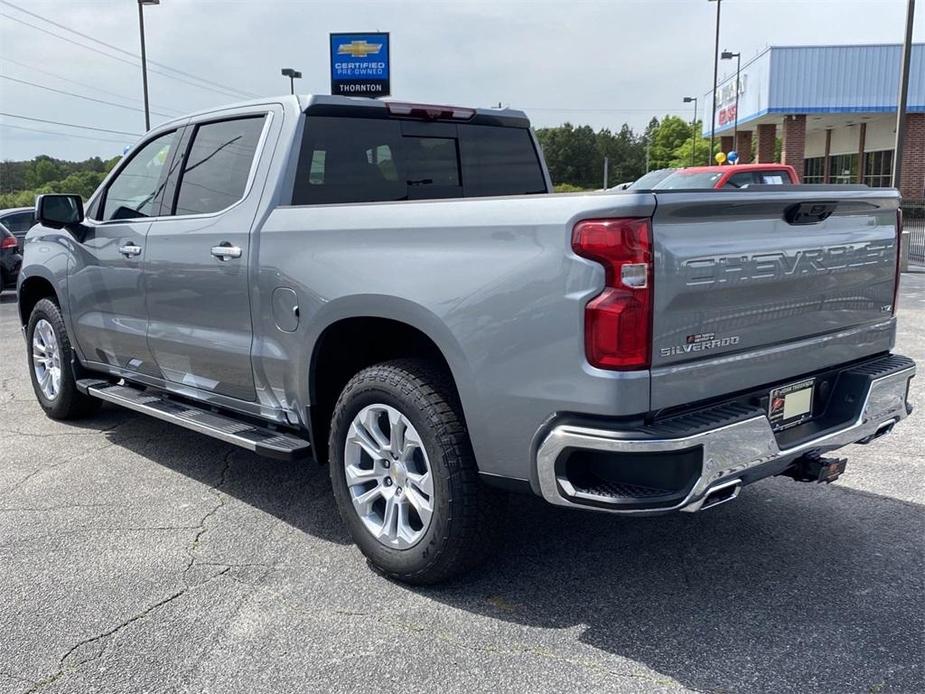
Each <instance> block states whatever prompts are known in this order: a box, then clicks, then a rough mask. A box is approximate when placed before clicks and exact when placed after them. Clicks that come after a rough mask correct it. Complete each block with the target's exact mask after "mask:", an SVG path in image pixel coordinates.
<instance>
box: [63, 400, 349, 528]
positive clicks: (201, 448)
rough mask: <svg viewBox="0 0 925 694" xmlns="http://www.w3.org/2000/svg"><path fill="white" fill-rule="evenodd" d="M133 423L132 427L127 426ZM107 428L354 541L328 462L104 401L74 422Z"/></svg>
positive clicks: (285, 514)
mask: <svg viewBox="0 0 925 694" xmlns="http://www.w3.org/2000/svg"><path fill="white" fill-rule="evenodd" d="M128 422H131V424H130V426H125V424H126V423H128ZM109 423H111V424H112V429H110V430H108V431H106V437H107V439H108V440H109V441H110V442H111V443H113V444H115V445H117V446H120V447H122V448H125V449H126V450H129V451H131V452H133V453H135V454H136V455H139V456H142V457H144V458H146V459H147V460H150V461H152V462H154V463H157V464H158V465H161V466H163V467H166V468H168V469H170V470H172V471H174V472H178V473H180V474H182V475H185V476H186V477H189V478H190V479H193V480H196V481H197V482H200V483H202V484H204V485H206V486H209V487H211V488H213V489H220V490H221V491H222V492H223V493H224V494H227V495H229V496H231V497H233V498H235V499H238V500H240V501H242V502H243V503H245V504H248V505H249V506H252V507H254V508H256V509H259V510H261V511H263V512H265V513H268V514H270V515H272V516H275V517H276V518H277V519H279V520H281V521H283V522H284V523H287V524H289V525H291V526H292V527H294V528H296V529H298V530H301V531H303V532H306V533H310V534H312V535H313V536H315V537H318V538H320V539H323V540H327V541H330V542H337V543H339V544H349V543H350V541H351V540H350V535H349V534H348V533H347V530H346V528H344V527H343V524H342V522H341V520H340V516H339V515H338V513H337V508H336V506H335V505H334V497H333V496H332V494H331V485H330V482H329V480H328V472H327V467H323V466H321V465H318V464H316V463H315V462H313V461H304V460H302V461H295V462H284V461H278V460H268V459H267V458H261V457H260V456H257V455H254V454H253V453H250V452H248V451H246V450H243V449H240V448H237V447H235V446H231V445H229V444H225V443H222V442H220V441H215V440H213V439H210V438H208V437H206V436H202V435H200V434H196V433H194V432H191V431H187V430H185V429H182V428H180V427H177V426H175V425H172V424H167V423H165V422H160V421H158V420H156V419H153V418H150V417H146V416H144V415H138V414H135V413H132V412H127V411H125V410H123V409H120V408H117V407H115V406H110V405H104V406H103V409H102V410H101V412H100V414H99V415H97V416H94V417H92V418H90V419H87V420H83V421H77V422H71V423H69V424H71V425H72V426H77V427H80V428H84V427H86V428H90V429H94V428H95V429H100V428H104V429H105V427H106V426H107V424H109Z"/></svg>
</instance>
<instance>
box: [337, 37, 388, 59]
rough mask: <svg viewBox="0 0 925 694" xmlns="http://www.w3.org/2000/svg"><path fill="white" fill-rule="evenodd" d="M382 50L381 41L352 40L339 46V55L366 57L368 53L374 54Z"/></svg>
mask: <svg viewBox="0 0 925 694" xmlns="http://www.w3.org/2000/svg"><path fill="white" fill-rule="evenodd" d="M381 50H382V44H381V43H369V42H367V41H351V42H350V43H342V44H341V45H340V46H338V47H337V54H338V55H352V56H353V57H354V58H365V57H366V56H368V55H374V54H376V53H378V52H379V51H381Z"/></svg>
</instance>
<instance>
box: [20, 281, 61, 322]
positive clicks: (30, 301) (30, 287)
mask: <svg viewBox="0 0 925 694" xmlns="http://www.w3.org/2000/svg"><path fill="white" fill-rule="evenodd" d="M17 298H18V307H19V322H20V325H26V324H27V323H28V322H29V316H31V315H32V310H33V309H34V308H35V305H36V304H37V303H38V302H39V301H41V300H42V299H51V300H52V301H54V302H55V303H56V304H57V305H58V308H60V309H61V311H62V314H63V313H64V307H63V306H62V305H61V297H60V296H59V295H58V290H57V288H56V287H55V284H54V282H53V281H52V280H51V279H50V278H48V277H45V276H44V275H41V274H33V275H30V276H29V277H26V278H25V279H23V280H21V281H20V283H19V289H18V290H17Z"/></svg>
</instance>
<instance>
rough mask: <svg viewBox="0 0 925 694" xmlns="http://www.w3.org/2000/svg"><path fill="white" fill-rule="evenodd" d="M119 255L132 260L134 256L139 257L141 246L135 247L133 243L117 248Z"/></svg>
mask: <svg viewBox="0 0 925 694" xmlns="http://www.w3.org/2000/svg"><path fill="white" fill-rule="evenodd" d="M119 253H121V254H122V255H124V256H125V257H126V258H134V257H135V256H136V255H141V246H136V245H135V244H134V243H127V244H125V245H124V246H120V247H119Z"/></svg>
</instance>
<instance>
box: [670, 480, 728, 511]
mask: <svg viewBox="0 0 925 694" xmlns="http://www.w3.org/2000/svg"><path fill="white" fill-rule="evenodd" d="M741 490H742V480H740V479H735V480H730V481H729V482H723V483H722V484H718V485H716V486H715V487H713V488H712V489H710V491H708V492H707V493H706V494H704V495H703V498H701V499H700V500H699V501H695V502H694V503H692V504H690V505H688V506H685V507H684V508H683V509H681V510H682V511H688V512H690V513H693V512H695V511H705V510H706V509H708V508H713V507H715V506H719V505H720V504H725V503H726V502H727V501H732V500H733V499H735V498H736V497H737V496H738V495H739V492H740V491H741Z"/></svg>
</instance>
